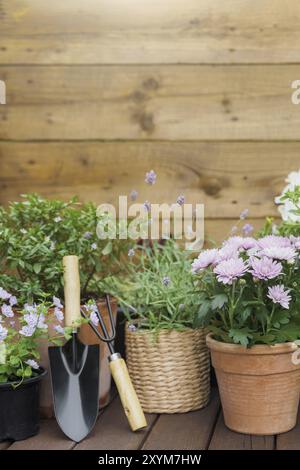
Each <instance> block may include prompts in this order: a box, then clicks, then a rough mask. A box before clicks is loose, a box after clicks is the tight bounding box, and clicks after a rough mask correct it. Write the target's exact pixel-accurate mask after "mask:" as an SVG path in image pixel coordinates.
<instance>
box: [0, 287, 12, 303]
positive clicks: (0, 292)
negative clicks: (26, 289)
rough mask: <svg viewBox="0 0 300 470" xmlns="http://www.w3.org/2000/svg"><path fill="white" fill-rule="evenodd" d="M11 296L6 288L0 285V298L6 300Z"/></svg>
mask: <svg viewBox="0 0 300 470" xmlns="http://www.w3.org/2000/svg"><path fill="white" fill-rule="evenodd" d="M10 298H11V294H9V293H8V292H7V291H6V290H4V289H3V288H2V287H0V299H2V300H8V299H10Z"/></svg>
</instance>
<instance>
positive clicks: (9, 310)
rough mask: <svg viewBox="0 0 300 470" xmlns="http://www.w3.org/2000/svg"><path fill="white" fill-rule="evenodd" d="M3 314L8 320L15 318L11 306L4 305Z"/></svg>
mask: <svg viewBox="0 0 300 470" xmlns="http://www.w3.org/2000/svg"><path fill="white" fill-rule="evenodd" d="M1 312H2V314H3V315H4V316H5V317H7V318H12V317H13V316H14V312H13V310H12V308H11V306H10V305H6V304H4V305H2V307H1Z"/></svg>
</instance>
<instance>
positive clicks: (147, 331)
mask: <svg viewBox="0 0 300 470" xmlns="http://www.w3.org/2000/svg"><path fill="white" fill-rule="evenodd" d="M137 323H138V322H129V321H126V324H125V328H126V332H127V333H128V334H133V335H136V334H154V335H155V334H161V333H164V334H165V333H179V334H186V333H193V332H194V331H197V332H203V331H206V328H205V327H199V328H190V327H184V330H178V329H177V328H160V329H159V330H154V329H148V328H143V329H136V330H135V331H131V330H130V329H129V328H128V326H129V325H136V324H137Z"/></svg>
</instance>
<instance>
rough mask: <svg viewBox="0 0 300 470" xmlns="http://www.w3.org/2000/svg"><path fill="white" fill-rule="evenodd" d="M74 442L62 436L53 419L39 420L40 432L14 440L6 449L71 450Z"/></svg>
mask: <svg viewBox="0 0 300 470" xmlns="http://www.w3.org/2000/svg"><path fill="white" fill-rule="evenodd" d="M74 445H75V443H74V442H73V441H70V440H69V439H68V438H67V437H65V436H64V434H63V433H62V431H61V430H60V428H59V427H58V424H57V423H56V421H55V420H54V419H46V420H42V421H41V429H40V433H39V434H37V435H36V436H33V437H30V438H29V439H26V440H25V441H18V442H14V443H13V444H12V445H11V446H10V447H9V449H8V450H71V449H72V448H73V447H74Z"/></svg>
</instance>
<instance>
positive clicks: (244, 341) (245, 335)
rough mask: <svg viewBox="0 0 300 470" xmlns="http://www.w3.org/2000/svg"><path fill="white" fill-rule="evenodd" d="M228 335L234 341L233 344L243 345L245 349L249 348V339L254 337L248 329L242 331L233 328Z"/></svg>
mask: <svg viewBox="0 0 300 470" xmlns="http://www.w3.org/2000/svg"><path fill="white" fill-rule="evenodd" d="M228 334H229V337H230V338H232V339H233V342H234V343H235V344H241V345H242V346H245V347H247V346H248V344H249V339H252V338H253V335H252V334H251V333H250V332H249V330H248V329H247V328H241V329H240V330H237V329H235V328H231V329H230V330H229V333H228Z"/></svg>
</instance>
